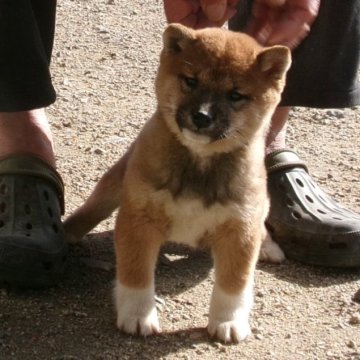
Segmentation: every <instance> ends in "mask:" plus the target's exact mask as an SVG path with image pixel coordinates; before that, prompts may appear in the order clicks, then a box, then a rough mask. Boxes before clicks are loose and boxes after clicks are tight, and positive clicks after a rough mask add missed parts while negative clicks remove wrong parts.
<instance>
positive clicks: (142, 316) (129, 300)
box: [115, 283, 160, 336]
mask: <svg viewBox="0 0 360 360" xmlns="http://www.w3.org/2000/svg"><path fill="white" fill-rule="evenodd" d="M154 296H155V294H154V291H153V289H152V288H149V289H143V290H139V289H132V288H129V287H126V286H124V285H121V284H120V283H117V285H116V288H115V301H116V310H117V327H118V328H119V329H120V330H121V331H124V332H126V333H128V334H131V335H142V336H148V335H153V334H157V333H159V332H160V326H159V321H158V316H157V311H156V307H155V299H154Z"/></svg>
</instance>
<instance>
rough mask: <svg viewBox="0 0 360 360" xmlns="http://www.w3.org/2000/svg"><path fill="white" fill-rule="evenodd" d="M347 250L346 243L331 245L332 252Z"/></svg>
mask: <svg viewBox="0 0 360 360" xmlns="http://www.w3.org/2000/svg"><path fill="white" fill-rule="evenodd" d="M346 248H347V245H346V243H343V242H338V243H330V244H329V249H332V250H342V249H346Z"/></svg>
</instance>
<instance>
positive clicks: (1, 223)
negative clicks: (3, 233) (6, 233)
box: [0, 220, 5, 228]
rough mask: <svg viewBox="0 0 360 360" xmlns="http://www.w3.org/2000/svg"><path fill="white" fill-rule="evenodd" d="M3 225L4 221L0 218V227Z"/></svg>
mask: <svg viewBox="0 0 360 360" xmlns="http://www.w3.org/2000/svg"><path fill="white" fill-rule="evenodd" d="M4 225H5V224H4V222H3V221H2V220H0V228H2V227H3V226H4Z"/></svg>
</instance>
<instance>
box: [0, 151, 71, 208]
mask: <svg viewBox="0 0 360 360" xmlns="http://www.w3.org/2000/svg"><path fill="white" fill-rule="evenodd" d="M0 175H29V176H38V177H40V178H42V179H45V180H47V181H49V182H50V183H51V184H52V185H53V186H54V187H55V190H56V193H57V196H58V199H59V204H60V209H61V214H62V215H63V214H64V212H65V202H64V182H63V180H62V178H61V176H60V174H59V173H58V172H57V171H56V170H55V169H54V168H52V167H51V166H50V165H48V164H47V163H46V162H45V161H43V160H41V159H40V158H38V157H36V156H33V155H23V154H21V155H13V156H8V157H6V158H3V159H1V160H0Z"/></svg>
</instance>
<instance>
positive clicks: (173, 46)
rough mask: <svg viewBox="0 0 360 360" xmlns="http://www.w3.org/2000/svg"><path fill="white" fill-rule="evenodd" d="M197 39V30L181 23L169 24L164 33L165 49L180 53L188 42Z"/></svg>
mask: <svg viewBox="0 0 360 360" xmlns="http://www.w3.org/2000/svg"><path fill="white" fill-rule="evenodd" d="M194 39H195V31H194V30H192V29H190V28H188V27H186V26H184V25H181V24H171V25H169V26H168V27H167V28H166V30H165V31H164V34H163V43H164V50H165V51H167V52H172V53H179V52H181V51H182V50H184V47H185V46H186V44H187V43H188V42H189V41H191V40H194Z"/></svg>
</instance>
